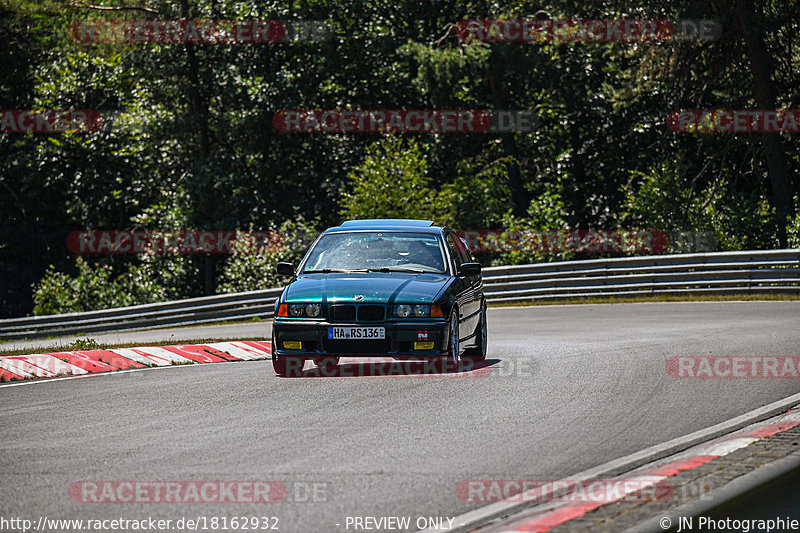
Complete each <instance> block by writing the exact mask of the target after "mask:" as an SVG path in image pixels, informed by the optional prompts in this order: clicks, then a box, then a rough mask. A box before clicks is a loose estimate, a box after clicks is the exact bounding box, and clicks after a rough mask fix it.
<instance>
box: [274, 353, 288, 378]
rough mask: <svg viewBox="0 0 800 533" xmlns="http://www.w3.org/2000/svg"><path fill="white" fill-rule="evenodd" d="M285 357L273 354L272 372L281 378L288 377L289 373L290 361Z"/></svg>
mask: <svg viewBox="0 0 800 533" xmlns="http://www.w3.org/2000/svg"><path fill="white" fill-rule="evenodd" d="M288 359H289V358H288V357H286V356H285V355H275V354H272V370H274V371H275V373H276V374H278V375H279V376H281V377H284V378H285V377H286V376H287V375H288V373H289V361H288Z"/></svg>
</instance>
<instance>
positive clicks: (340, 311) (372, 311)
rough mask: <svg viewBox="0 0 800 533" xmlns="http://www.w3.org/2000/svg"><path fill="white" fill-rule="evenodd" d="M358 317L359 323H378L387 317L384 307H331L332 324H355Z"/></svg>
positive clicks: (339, 305) (337, 305) (336, 305)
mask: <svg viewBox="0 0 800 533" xmlns="http://www.w3.org/2000/svg"><path fill="white" fill-rule="evenodd" d="M356 316H358V321H359V322H378V321H380V320H383V319H384V318H385V317H386V312H385V308H384V306H383V305H359V306H356V305H342V304H335V305H332V306H331V307H330V320H331V321H332V322H354V321H355V320H356Z"/></svg>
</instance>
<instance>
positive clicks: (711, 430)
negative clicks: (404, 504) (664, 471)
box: [418, 393, 800, 533]
mask: <svg viewBox="0 0 800 533" xmlns="http://www.w3.org/2000/svg"><path fill="white" fill-rule="evenodd" d="M797 403H800V393H798V394H793V395H792V396H789V397H787V398H784V399H782V400H778V401H776V402H772V403H771V404H768V405H765V406H763V407H759V408H758V409H754V410H752V411H749V412H747V413H745V414H743V415H739V416H737V417H734V418H731V419H730V420H726V421H724V422H720V423H719V424H715V425H713V426H710V427H707V428H705V429H700V430H698V431H695V432H693V433H690V434H688V435H684V436H682V437H678V438H675V439H672V440H669V441H667V442H664V443H661V444H656V445H655V446H650V447H649V448H645V449H644V450H640V451H638V452H634V453H632V454H630V455H626V456H625V457H620V458H619V459H613V460H611V461H608V462H607V463H603V464H601V465H599V466H596V467H594V468H590V469H589V470H584V471H583V472H580V473H578V474H575V475H573V476H570V478H569V479H570V480H571V481H586V480H589V479H592V478H595V477H598V476H601V475H607V476H614V475H618V474H621V473H623V472H626V471H628V470H633V469H634V468H638V467H640V466H643V465H645V464H647V463H650V462H653V461H656V460H658V459H662V458H664V457H667V456H669V455H673V454H675V453H677V452H680V451H683V450H685V449H687V448H690V447H692V446H694V445H696V444H700V443H702V442H705V441H708V440H712V439H714V438H716V437H719V436H721V435H724V434H726V433H731V432H733V431H736V430H738V429H741V428H743V427H745V426H748V425H750V424H752V423H755V422H760V421H762V420H764V419H765V418H769V417H771V416H774V415H777V414H780V413H781V412H783V411H784V410H786V409H787V408H789V407H791V406H793V405H795V404H797ZM525 503H526V502H508V501H501V502H495V503H492V504H490V505H485V506H483V507H480V508H478V509H475V510H472V511H467V512H466V513H463V514H461V515H458V516H456V517H455V519H454V520H453V522H454V523H455V524H458V525H456V526H455V527H454V528H453V529H451V530H450V532H451V533H461V532H465V531H469V530H470V529H474V528H475V527H478V526H480V525H482V523H483V522H485V521H488V520H489V519H491V518H495V517H497V516H499V515H503V514H506V515H508V514H512V513H516V512H519V511H522V510H523V509H525V508H526V507H527V508H529V509H532V510H533V509H535V508H536V507H538V506H526V505H525ZM543 510H544V509H543ZM435 531H437V530H435V529H425V530H420V531H419V532H418V533H434V532H435Z"/></svg>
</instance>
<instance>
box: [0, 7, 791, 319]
mask: <svg viewBox="0 0 800 533" xmlns="http://www.w3.org/2000/svg"><path fill="white" fill-rule="evenodd" d="M97 4H99V5H90V4H86V3H81V2H75V3H66V2H59V1H54V0H42V1H26V0H0V64H2V65H3V74H4V75H3V77H2V79H0V109H4V110H10V109H93V110H99V111H101V112H102V113H103V115H104V116H106V117H113V118H114V120H113V122H111V123H106V125H105V126H104V127H103V128H102V129H101V130H100V131H96V132H90V133H53V134H47V133H0V316H17V315H23V314H27V313H30V312H36V313H37V314H45V313H53V312H64V311H77V310H83V309H91V308H101V307H110V306H117V305H129V304H135V303H140V302H151V301H158V300H163V299H171V298H181V297H190V296H196V295H201V294H204V293H212V292H218V291H239V290H247V289H256V288H262V287H265V286H269V285H271V284H272V283H274V282H275V281H276V279H275V277H274V274H273V272H272V268H273V265H274V263H275V262H276V261H277V260H280V259H294V260H296V259H297V257H299V255H300V254H302V251H303V250H302V247H301V246H297V245H292V246H289V247H287V248H286V249H285V250H281V251H279V252H275V253H268V254H254V253H246V252H244V253H239V254H231V255H229V256H224V255H216V256H214V255H191V256H190V255H175V254H172V255H170V254H166V255H159V254H141V255H91V256H84V257H82V258H76V256H75V254H73V253H71V252H70V251H69V250H68V249H67V247H66V245H65V242H66V237H67V235H68V234H69V233H70V232H72V231H76V230H100V229H109V230H135V229H147V230H192V229H196V230H203V229H212V230H231V229H243V230H247V229H251V228H255V229H277V230H284V231H287V232H288V233H291V234H292V235H293V237H291V238H289V239H287V242H293V243H297V242H303V243H305V244H307V241H308V238H307V237H308V235H311V237H310V238H313V234H314V232H315V231H317V230H319V229H322V228H324V227H327V226H329V225H332V224H336V223H338V222H339V221H341V220H342V219H343V218H346V217H384V216H393V217H414V218H417V217H433V218H434V219H435V220H437V221H440V222H442V223H446V224H449V225H451V226H453V227H455V228H457V229H484V228H520V229H521V228H533V229H563V228H580V229H590V228H606V229H613V228H649V229H664V230H675V229H680V230H693V229H696V230H703V231H710V232H713V233H714V234H715V235H716V240H717V241H718V247H719V249H752V248H773V247H779V246H787V245H793V246H797V245H798V243H799V242H800V219H798V216H797V215H796V213H797V211H798V199H797V197H796V196H795V195H796V194H797V191H798V184H800V180H798V177H797V176H798V171H799V170H800V159H799V158H800V155H798V154H799V151H798V149H797V148H798V143H797V134H791V133H782V134H708V133H706V134H704V133H674V132H672V131H670V130H669V129H667V127H666V125H665V121H666V117H667V115H668V113H669V112H670V111H672V110H677V109H722V108H724V109H750V108H752V109H782V108H797V107H798V103H799V102H800V69H798V68H797V65H798V64H800V46H798V44H800V43H799V42H798V30H799V29H800V17H798V14H800V11H799V8H798V4H797V2H795V1H791V2H784V1H777V0H768V1H765V2H754V1H753V0H681V1H678V0H675V1H670V2H656V1H654V0H647V1H644V2H631V1H627V0H625V1H623V0H618V1H613V0H605V1H601V0H590V1H588V2H576V1H574V0H551V1H549V2H547V3H546V4H541V5H537V10H538V11H536V12H533V11H532V8H531V7H530V6H531V4H530V3H528V2H521V1H518V0H510V1H505V0H497V1H494V2H490V1H471V0H464V1H453V2H435V1H434V2H417V1H410V0H397V1H386V0H378V1H373V0H368V1H363V0H338V1H335V2H332V1H329V0H305V1H302V2H292V3H284V2H273V1H258V2H240V1H237V0H214V1H213V2H212V1H210V0H200V1H197V2H188V0H103V2H102V3H101V2H99V1H98V2H97ZM109 8H112V9H109ZM531 16H535V17H539V18H545V17H547V18H603V19H612V18H647V19H670V20H676V19H714V20H717V21H719V23H720V24H721V26H722V30H723V31H722V35H721V37H720V39H719V40H716V41H711V42H696V41H670V42H659V43H642V42H639V43H624V42H611V43H534V44H531V43H514V42H512V43H486V42H472V43H467V42H462V41H460V40H459V39H458V37H457V35H456V32H455V31H453V26H452V25H453V24H455V23H457V22H458V21H459V20H462V19H464V18H513V17H531ZM87 19H96V20H102V19H131V20H134V19H139V20H140V19H156V20H174V19H229V20H253V19H259V20H264V19H282V20H321V21H327V23H328V25H329V27H330V28H331V32H332V33H331V35H330V38H329V39H327V40H322V41H319V42H313V41H302V42H281V43H259V44H245V43H217V44H208V43H152V44H141V43H138V44H137V43H99V42H98V43H85V42H76V41H75V40H73V39H72V38H70V35H69V28H70V24H71V23H73V22H75V21H83V20H87ZM347 108H350V109H486V110H492V109H524V110H533V111H535V112H536V114H537V117H538V119H539V126H538V128H537V129H536V131H534V132H530V133H524V132H517V133H504V134H497V133H472V134H405V135H400V134H391V135H387V134H381V133H370V134H366V133H353V134H325V133H283V132H280V131H278V130H277V129H276V128H274V127H273V126H272V119H273V115H274V114H275V113H276V112H277V111H279V110H282V109H347ZM292 232H294V233H292ZM298 233H302V234H303V236H304V238H303V239H299V238H297V235H298ZM554 257H558V258H560V257H563V254H562V255H559V256H553V255H545V254H540V253H521V252H514V253H509V254H504V255H494V256H485V257H484V260H485V261H487V262H488V261H494V262H522V261H530V260H550V259H553V258H554ZM34 306H35V307H34Z"/></svg>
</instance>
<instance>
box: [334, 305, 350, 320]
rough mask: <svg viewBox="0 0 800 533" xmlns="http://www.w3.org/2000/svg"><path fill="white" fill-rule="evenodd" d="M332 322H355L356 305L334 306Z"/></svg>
mask: <svg viewBox="0 0 800 533" xmlns="http://www.w3.org/2000/svg"><path fill="white" fill-rule="evenodd" d="M330 311H331V317H330V319H331V320H339V321H353V320H355V319H356V306H354V305H332V306H331V309H330Z"/></svg>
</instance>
